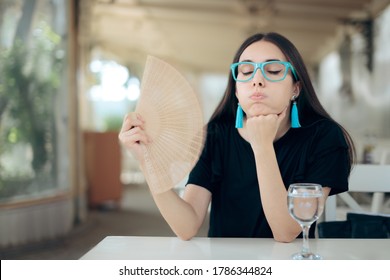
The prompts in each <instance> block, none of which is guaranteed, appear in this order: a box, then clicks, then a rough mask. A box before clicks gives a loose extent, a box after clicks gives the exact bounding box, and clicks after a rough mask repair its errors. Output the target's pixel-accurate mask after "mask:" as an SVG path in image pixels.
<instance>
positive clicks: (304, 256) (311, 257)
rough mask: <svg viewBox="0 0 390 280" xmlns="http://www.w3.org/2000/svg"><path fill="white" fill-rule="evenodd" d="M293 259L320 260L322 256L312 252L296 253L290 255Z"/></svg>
mask: <svg viewBox="0 0 390 280" xmlns="http://www.w3.org/2000/svg"><path fill="white" fill-rule="evenodd" d="M291 257H292V259H293V260H322V257H321V256H320V255H317V254H313V253H306V254H304V253H296V254H294V255H292V256H291Z"/></svg>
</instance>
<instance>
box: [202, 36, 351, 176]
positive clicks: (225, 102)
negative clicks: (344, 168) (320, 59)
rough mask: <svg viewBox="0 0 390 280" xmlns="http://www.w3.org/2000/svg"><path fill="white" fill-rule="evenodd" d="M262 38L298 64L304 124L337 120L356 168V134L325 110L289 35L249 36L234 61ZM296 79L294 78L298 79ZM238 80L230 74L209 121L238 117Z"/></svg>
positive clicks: (300, 112) (296, 65) (300, 100)
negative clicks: (353, 139) (348, 130)
mask: <svg viewBox="0 0 390 280" xmlns="http://www.w3.org/2000/svg"><path fill="white" fill-rule="evenodd" d="M258 41H267V42H270V43H273V44H274V45H276V46H277V47H278V48H279V49H280V50H281V51H282V52H283V54H284V55H285V56H286V58H287V60H288V61H289V62H290V63H291V64H292V66H293V67H294V69H295V71H296V73H297V76H298V80H297V81H299V82H300V84H301V92H300V94H299V97H298V99H297V107H298V111H299V116H300V121H301V124H302V125H303V126H305V125H309V124H311V123H313V122H315V121H317V120H319V119H328V120H331V121H333V122H335V123H336V124H337V125H338V126H339V127H340V128H341V130H342V131H343V134H344V137H345V140H346V142H347V145H348V147H349V149H348V152H349V161H350V167H351V168H352V165H353V163H354V162H355V158H356V152H355V146H354V144H353V141H352V138H351V136H350V135H349V133H348V132H347V131H346V130H345V129H344V127H342V126H341V125H340V124H339V123H337V122H336V121H335V120H333V119H332V117H331V116H330V115H329V114H328V113H327V112H326V111H325V109H324V107H322V105H321V103H320V101H319V100H318V97H317V94H316V92H315V90H314V87H313V85H312V83H311V80H310V77H309V74H308V71H307V69H306V66H305V64H304V62H303V59H302V57H301V55H300V53H299V52H298V50H297V49H296V47H295V46H294V44H293V43H292V42H291V41H290V40H288V39H287V38H286V37H284V36H282V35H280V34H278V33H275V32H270V33H258V34H255V35H253V36H251V37H249V38H248V39H246V40H245V41H244V42H243V43H242V45H241V46H240V48H239V49H238V50H237V52H236V55H235V56H234V59H233V62H232V63H235V62H238V61H239V59H240V56H241V54H242V53H243V52H244V50H245V49H246V48H247V47H248V46H249V45H251V44H253V43H255V42H258ZM297 81H294V82H297ZM235 93H236V82H235V81H234V79H233V77H232V75H229V79H228V84H227V87H226V90H225V93H224V96H223V98H222V100H221V102H220V103H219V105H218V106H217V108H216V109H215V111H214V113H213V115H212V116H211V118H210V121H209V122H229V123H234V121H235V118H236V110H237V103H238V99H237V97H236V94H235Z"/></svg>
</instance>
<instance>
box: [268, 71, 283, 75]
mask: <svg viewBox="0 0 390 280" xmlns="http://www.w3.org/2000/svg"><path fill="white" fill-rule="evenodd" d="M280 72H282V70H274V71H270V70H268V71H267V73H268V74H270V75H278V74H279V73H280Z"/></svg>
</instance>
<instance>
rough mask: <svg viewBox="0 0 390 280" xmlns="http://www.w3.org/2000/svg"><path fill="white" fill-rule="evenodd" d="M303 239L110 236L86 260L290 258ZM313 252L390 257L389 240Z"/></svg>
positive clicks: (323, 245)
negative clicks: (292, 240)
mask: <svg viewBox="0 0 390 280" xmlns="http://www.w3.org/2000/svg"><path fill="white" fill-rule="evenodd" d="M301 245H302V240H301V239H296V240H295V241H294V242H292V243H279V242H276V241H274V240H273V239H264V238H204V237H198V238H193V239H191V240H190V241H183V240H180V239H179V238H177V237H147V236H142V237H141V236H108V237H106V238H104V239H103V240H102V241H101V242H100V243H98V244H97V245H96V246H95V247H94V248H92V249H91V250H90V251H89V252H87V253H86V254H85V255H84V256H82V258H81V259H83V260H153V259H155V260H175V259H181V260H212V259H218V260H242V259H247V260H250V259H254V260H256V259H264V260H288V259H290V256H291V255H292V254H293V253H295V252H298V251H299V250H300V248H301ZM310 246H311V249H312V251H314V252H316V253H318V254H320V255H322V257H323V258H324V259H328V260H374V259H381V260H390V239H311V240H310Z"/></svg>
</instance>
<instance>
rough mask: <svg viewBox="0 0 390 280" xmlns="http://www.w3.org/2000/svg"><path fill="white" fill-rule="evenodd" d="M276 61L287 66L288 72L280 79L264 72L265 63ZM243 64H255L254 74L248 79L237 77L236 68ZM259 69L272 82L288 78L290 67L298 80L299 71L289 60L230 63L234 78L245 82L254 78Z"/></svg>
mask: <svg viewBox="0 0 390 280" xmlns="http://www.w3.org/2000/svg"><path fill="white" fill-rule="evenodd" d="M275 62H277V63H279V64H282V65H284V66H285V67H286V72H285V74H284V76H283V78H281V79H279V80H271V79H269V78H268V77H267V75H266V74H264V65H267V64H271V63H275ZM241 64H251V65H253V66H255V68H254V69H253V73H252V75H251V76H250V77H249V78H248V79H247V80H237V77H236V76H237V75H236V73H235V71H234V70H235V68H236V67H237V69H238V66H239V65H241ZM258 69H260V71H261V74H262V75H263V77H264V78H265V79H267V80H268V81H270V82H280V81H283V80H284V79H286V77H287V73H288V70H289V69H290V70H291V73H292V74H293V75H294V78H295V80H297V81H298V76H297V73H296V72H295V69H294V67H293V66H292V65H291V63H290V62H288V61H280V60H271V61H266V62H252V61H241V62H236V63H232V64H231V65H230V70H231V71H232V76H233V79H234V80H235V81H236V82H244V83H245V82H248V81H250V80H252V79H253V77H254V76H255V74H256V72H257V70H258Z"/></svg>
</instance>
